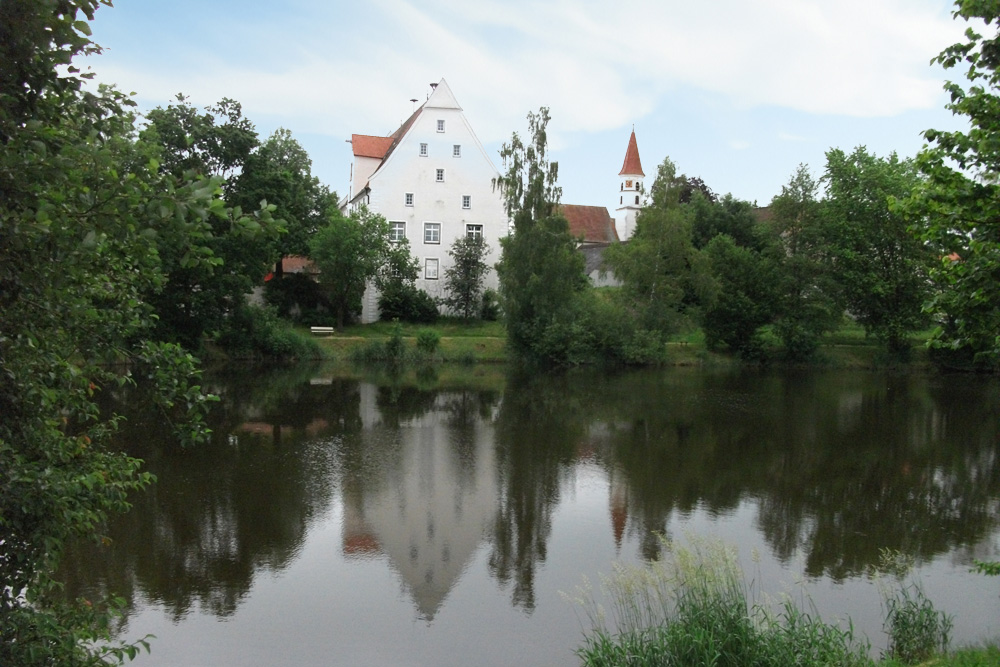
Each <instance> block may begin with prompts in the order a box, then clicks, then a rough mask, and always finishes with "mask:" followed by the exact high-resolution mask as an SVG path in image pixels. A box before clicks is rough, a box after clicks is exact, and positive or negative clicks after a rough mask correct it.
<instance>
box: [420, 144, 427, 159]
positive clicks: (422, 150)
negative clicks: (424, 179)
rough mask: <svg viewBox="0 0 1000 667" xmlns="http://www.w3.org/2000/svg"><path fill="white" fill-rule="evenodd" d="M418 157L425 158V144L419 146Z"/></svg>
mask: <svg viewBox="0 0 1000 667" xmlns="http://www.w3.org/2000/svg"><path fill="white" fill-rule="evenodd" d="M420 157H427V144H420Z"/></svg>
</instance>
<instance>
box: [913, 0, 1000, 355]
mask: <svg viewBox="0 0 1000 667" xmlns="http://www.w3.org/2000/svg"><path fill="white" fill-rule="evenodd" d="M955 7H956V9H955V11H954V12H953V15H954V17H955V18H956V19H959V18H960V19H963V20H965V21H966V22H969V21H976V22H977V23H978V22H979V20H981V21H982V22H983V23H984V24H985V26H984V27H985V28H986V31H985V32H986V34H985V35H982V34H980V33H978V32H977V31H976V30H974V29H973V27H971V26H970V27H969V28H968V29H967V30H966V33H965V40H964V41H961V42H958V43H956V44H953V45H951V46H949V47H948V48H946V49H945V50H944V51H942V52H941V53H940V54H939V55H938V56H937V58H935V59H934V61H933V62H936V63H938V64H940V65H942V66H943V67H944V68H946V69H952V68H955V67H959V66H961V67H964V68H965V72H964V74H965V79H966V81H965V83H964V85H963V84H962V83H961V82H955V81H948V82H947V83H946V84H945V90H947V91H948V93H949V95H950V96H951V101H950V102H949V103H948V104H947V105H946V106H947V108H948V109H950V110H951V112H952V113H954V114H955V115H957V116H963V117H965V118H966V119H967V121H968V129H967V130H956V131H952V132H946V131H941V130H927V132H925V133H924V136H925V137H926V139H927V142H928V146H927V148H926V149H925V150H924V151H922V152H921V153H920V154H919V155H918V156H917V158H916V164H917V167H918V168H919V170H920V171H921V173H923V174H924V176H926V178H927V180H926V182H925V183H923V184H922V185H921V186H920V187H919V188H918V189H917V190H916V192H915V193H914V195H913V197H912V198H910V199H909V200H907V201H906V202H905V203H904V205H903V210H904V211H905V212H906V213H907V214H908V215H909V216H910V219H911V221H913V223H914V224H915V225H917V226H918V227H920V228H921V229H922V230H923V238H924V240H925V241H926V242H927V243H928V244H930V246H931V248H932V249H933V250H934V251H935V252H936V254H937V255H938V258H939V260H938V263H937V265H936V267H935V268H934V269H933V270H932V272H931V277H932V278H933V280H934V283H935V287H936V291H935V292H934V294H933V295H932V297H931V299H930V301H929V303H928V308H929V310H930V311H931V312H932V313H933V314H934V316H935V317H936V318H937V319H938V320H939V322H940V327H939V328H938V329H937V330H936V332H935V335H934V338H933V340H932V341H931V344H932V346H934V347H935V348H937V349H938V350H939V351H940V352H942V353H944V354H946V355H947V356H948V357H949V358H953V357H956V356H957V357H960V358H961V359H962V360H964V361H968V362H972V363H976V364H984V365H991V366H994V367H995V366H996V364H997V363H998V362H1000V226H998V225H997V223H996V221H997V219H998V217H1000V72H998V65H1000V35H998V31H997V27H998V25H1000V11H998V9H1000V8H998V6H997V3H996V2H995V0H961V1H956V3H955Z"/></svg>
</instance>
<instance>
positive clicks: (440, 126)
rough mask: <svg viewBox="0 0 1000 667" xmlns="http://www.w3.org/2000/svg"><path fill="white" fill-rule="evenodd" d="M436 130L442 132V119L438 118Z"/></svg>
mask: <svg viewBox="0 0 1000 667" xmlns="http://www.w3.org/2000/svg"><path fill="white" fill-rule="evenodd" d="M438 132H444V119H443V118H439V119H438Z"/></svg>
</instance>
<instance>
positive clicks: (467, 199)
mask: <svg viewBox="0 0 1000 667" xmlns="http://www.w3.org/2000/svg"><path fill="white" fill-rule="evenodd" d="M462 208H472V195H462Z"/></svg>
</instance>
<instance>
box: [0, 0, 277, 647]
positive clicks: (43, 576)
mask: <svg viewBox="0 0 1000 667" xmlns="http://www.w3.org/2000/svg"><path fill="white" fill-rule="evenodd" d="M99 5H110V2H107V1H104V0H100V1H99V0H60V1H58V2H56V1H46V2H39V1H38V0H9V1H5V2H3V3H2V4H0V62H2V63H3V67H2V68H0V72H2V75H0V143H2V145H3V150H2V151H0V313H2V314H3V315H2V317H0V378H2V382H0V415H2V419H0V639H2V641H0V664H4V665H19V666H25V665H92V664H106V663H117V662H119V661H121V660H122V659H123V658H125V657H131V656H134V655H135V654H136V652H137V651H138V650H139V648H140V647H141V646H142V645H143V643H144V642H143V641H142V640H140V641H139V642H138V643H136V644H118V643H113V642H111V635H110V630H109V628H110V625H111V619H112V618H113V617H114V613H115V609H116V606H117V603H116V602H115V601H114V600H80V601H77V602H70V603H65V602H62V601H60V600H59V599H58V596H57V595H56V593H57V591H58V588H59V586H58V584H57V583H56V582H54V581H53V580H52V578H51V573H52V572H53V569H54V567H55V564H56V562H57V561H58V560H59V557H60V554H61V552H62V549H63V546H64V545H65V543H66V542H67V540H69V539H71V538H79V537H83V538H89V539H93V540H97V541H101V540H102V539H103V533H102V526H103V524H104V520H105V518H106V517H107V516H108V514H109V513H112V512H120V511H123V510H125V509H127V508H128V501H127V496H128V493H129V492H132V491H135V490H138V489H141V488H143V487H145V486H146V485H147V484H149V483H150V482H151V481H152V480H151V478H150V476H149V475H148V474H145V473H142V472H141V471H140V469H139V465H140V462H139V461H137V460H135V459H133V458H130V457H128V456H126V455H124V454H123V453H121V452H118V451H114V450H112V449H110V448H109V441H110V437H111V434H112V433H113V432H114V431H115V428H116V426H117V425H118V423H119V421H120V420H119V419H118V418H116V417H114V416H110V417H109V416H107V415H103V414H102V413H101V412H100V410H99V409H98V405H97V397H98V395H99V394H100V393H101V392H103V391H110V390H112V389H114V388H115V387H116V386H118V385H120V384H123V383H130V382H136V381H142V382H143V383H145V384H147V385H148V386H149V387H150V401H151V403H152V405H153V406H155V408H156V409H157V410H159V413H160V415H161V418H162V420H163V423H164V424H165V425H166V426H168V427H169V428H172V429H173V430H174V432H175V433H176V435H177V437H178V438H179V439H181V441H183V442H188V443H193V442H198V441H200V440H201V439H203V438H204V437H205V436H206V433H205V431H204V429H203V428H201V427H200V426H199V424H200V423H201V417H202V416H203V415H204V412H205V410H206V408H207V405H206V403H207V401H208V398H207V397H205V396H204V395H203V394H202V392H201V391H200V388H199V387H198V385H197V382H198V377H199V374H198V371H197V367H196V362H195V360H194V359H193V358H192V357H191V356H190V355H188V354H187V353H186V352H184V350H182V349H181V348H180V347H178V346H177V345H174V344H170V343H161V342H155V339H151V332H152V331H153V325H154V317H153V311H152V309H151V308H150V307H149V304H148V303H147V302H146V301H145V300H144V298H143V297H144V295H150V294H156V293H159V291H161V290H162V289H163V287H164V271H163V268H164V261H165V258H164V257H163V255H162V253H161V249H162V248H163V247H164V244H171V246H172V247H173V248H174V249H176V251H177V255H176V257H177V260H178V262H179V264H181V265H187V266H191V267H195V266H198V265H199V264H200V263H202V262H203V261H204V262H207V263H209V264H210V263H211V261H210V260H209V259H208V258H206V257H204V256H199V255H198V253H197V252H195V253H192V252H187V250H190V249H191V248H193V247H196V246H197V245H198V244H199V243H201V242H202V241H204V239H205V238H206V237H207V235H209V234H210V233H211V229H212V228H213V225H219V226H221V227H225V228H227V229H237V230H239V229H250V228H254V227H260V226H261V224H265V225H266V224H268V219H267V215H266V211H265V212H263V213H262V216H263V217H259V216H243V215H241V214H239V213H237V214H234V212H233V211H232V210H230V209H228V208H227V207H226V206H225V204H224V203H223V201H222V200H221V187H220V181H219V180H216V179H205V178H198V177H195V176H185V175H176V174H172V173H167V172H164V171H161V170H160V168H159V163H158V162H157V160H156V159H155V158H156V155H157V154H158V149H157V148H156V147H155V146H153V145H151V144H149V143H148V142H144V141H142V140H137V138H136V137H135V132H134V121H135V119H134V116H133V114H132V112H131V108H130V107H131V106H132V103H131V102H130V100H128V99H127V98H125V97H123V96H122V95H120V94H118V93H116V92H115V91H113V90H107V89H101V90H100V91H98V92H97V93H94V92H88V91H87V90H85V89H84V87H83V79H84V76H83V75H80V74H79V72H78V70H76V69H74V68H73V67H72V65H71V62H72V58H73V57H74V56H76V55H79V54H83V53H90V52H93V51H95V50H96V47H94V46H93V45H92V44H91V42H90V40H89V39H88V35H89V34H90V28H89V25H88V23H87V20H90V19H92V18H93V16H94V12H95V11H96V10H97V9H98V7H99ZM110 363H117V364H122V366H120V367H119V368H122V369H128V371H127V372H125V373H121V372H116V370H115V369H114V367H112V366H109V365H107V364H110Z"/></svg>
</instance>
